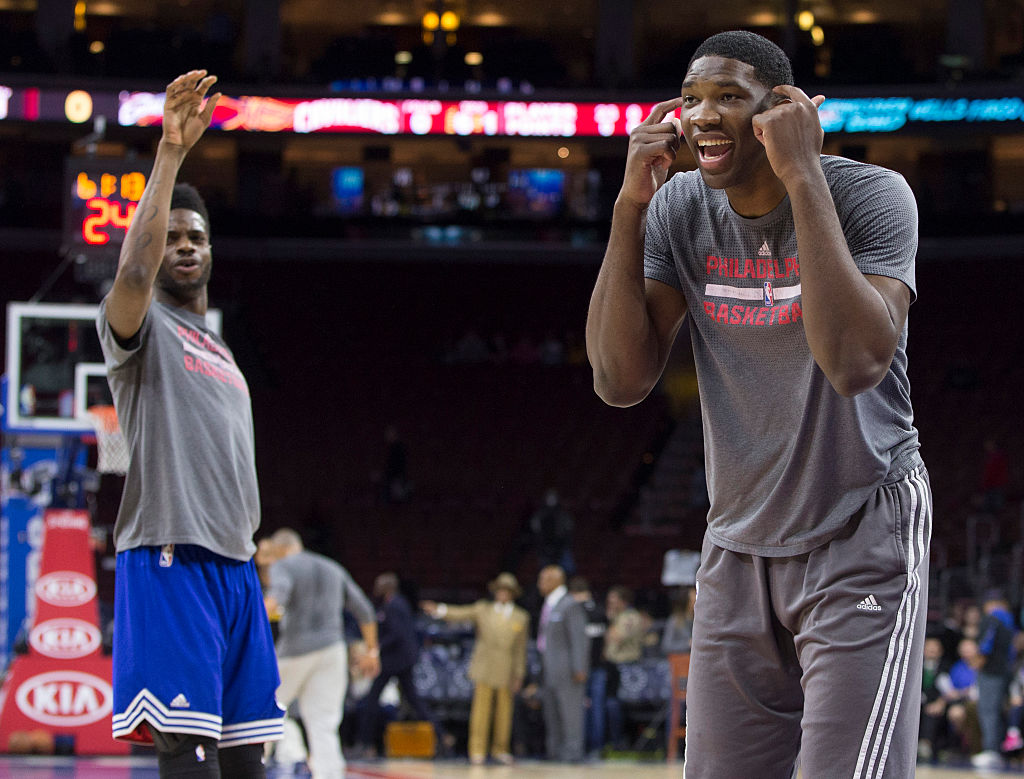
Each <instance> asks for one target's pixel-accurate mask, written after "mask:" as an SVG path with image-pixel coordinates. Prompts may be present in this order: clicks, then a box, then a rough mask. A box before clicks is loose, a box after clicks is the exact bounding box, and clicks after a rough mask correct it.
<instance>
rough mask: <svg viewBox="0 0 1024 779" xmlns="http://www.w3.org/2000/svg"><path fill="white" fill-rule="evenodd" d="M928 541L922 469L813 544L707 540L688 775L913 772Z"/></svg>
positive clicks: (882, 490)
mask: <svg viewBox="0 0 1024 779" xmlns="http://www.w3.org/2000/svg"><path fill="white" fill-rule="evenodd" d="M930 537H931V488H930V486H929V483H928V475H927V472H926V471H925V469H924V467H923V466H922V467H919V468H917V469H915V470H913V471H912V472H910V473H909V474H907V475H906V476H905V477H903V478H901V479H900V480H899V481H896V482H894V483H891V484H885V485H883V486H881V487H879V488H878V489H877V490H876V491H875V493H874V494H873V495H872V497H871V498H870V499H869V500H868V501H867V503H866V504H865V505H864V507H863V508H862V509H861V510H860V511H858V512H857V513H856V514H854V515H853V516H852V517H851V518H850V521H849V522H848V523H847V525H846V526H845V527H844V528H843V530H842V531H840V533H839V534H838V535H836V536H835V537H834V538H833V539H832V540H831V541H829V542H828V543H826V544H825V545H823V546H821V547H818V548H817V549H814V550H813V551H811V552H808V553H807V554H803V555H799V556H796V557H757V556H752V555H748V554H739V553H736V552H730V551H727V550H725V549H722V548H720V547H718V546H715V545H714V544H712V543H710V542H709V541H708V540H706V539H705V542H704V550H703V554H702V558H701V565H700V569H699V570H698V572H697V604H696V609H695V614H694V623H693V646H692V650H691V660H690V676H689V681H688V684H687V705H686V763H685V768H684V770H683V775H684V777H685V779H711V778H712V777H714V779H741V778H742V779H746V778H747V777H757V779H789V777H792V776H795V773H796V768H797V765H798V760H799V767H800V769H801V771H802V774H803V776H804V777H806V779H838V778H839V777H844V778H845V777H854V778H855V779H866V778H867V777H899V779H904V778H905V777H912V776H913V775H914V765H915V760H916V757H917V736H918V720H919V717H920V709H921V706H920V700H921V673H922V671H921V662H922V652H923V646H924V628H925V618H926V612H927V600H928V544H929V540H930Z"/></svg>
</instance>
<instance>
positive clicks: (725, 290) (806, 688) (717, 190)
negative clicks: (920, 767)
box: [587, 32, 931, 779]
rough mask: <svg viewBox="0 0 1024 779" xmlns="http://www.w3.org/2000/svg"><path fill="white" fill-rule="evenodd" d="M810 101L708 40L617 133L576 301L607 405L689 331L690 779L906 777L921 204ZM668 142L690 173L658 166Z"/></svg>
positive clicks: (781, 63)
mask: <svg viewBox="0 0 1024 779" xmlns="http://www.w3.org/2000/svg"><path fill="white" fill-rule="evenodd" d="M823 100H824V98H823V97H821V96H818V97H815V98H809V97H808V96H807V95H806V94H805V93H804V92H803V91H801V90H800V89H797V88H796V87H795V86H793V74H792V68H791V66H790V63H789V60H788V58H787V57H786V55H785V54H784V53H783V52H782V50H781V49H779V48H778V47H777V46H776V45H775V44H773V43H771V42H770V41H768V40H766V39H765V38H762V37H761V36H759V35H755V34H754V33H750V32H726V33H721V34H718V35H715V36H712V37H711V38H708V39H707V40H706V41H704V43H702V44H701V45H700V46H699V47H698V49H697V51H696V53H695V54H694V56H693V58H692V59H691V60H690V63H689V64H688V66H687V72H686V75H685V77H684V80H683V84H682V90H681V94H680V96H679V97H676V98H674V99H672V100H667V101H665V102H662V103H659V104H658V105H657V106H655V108H654V109H653V111H652V112H651V114H650V116H649V117H648V118H647V119H646V120H645V121H644V122H642V123H641V124H640V125H639V126H638V127H637V128H635V129H634V130H633V132H632V133H631V135H630V142H629V150H628V153H627V162H626V173H625V177H624V180H623V184H622V188H621V190H620V192H619V196H618V198H617V200H616V203H615V209H614V214H613V217H612V226H611V233H610V237H609V241H608V249H607V252H606V254H605V257H604V261H603V263H602V266H601V271H600V273H599V276H598V280H597V283H596V285H595V288H594V293H593V297H592V299H591V303H590V311H589V317H588V321H587V352H588V355H589V357H590V360H591V363H592V365H593V367H594V383H595V389H596V390H597V392H598V394H599V395H600V396H601V397H602V398H603V399H604V400H605V401H606V402H608V403H610V404H612V405H618V406H628V405H632V404H635V403H638V402H640V401H641V400H642V399H643V398H644V397H645V396H646V395H647V394H648V393H649V392H650V391H651V389H652V388H653V387H654V386H655V384H656V383H657V382H658V380H659V379H660V377H661V375H662V373H663V371H664V369H665V365H666V363H667V360H668V356H669V352H670V351H671V348H672V345H673V342H674V341H675V338H676V335H677V334H678V332H679V331H680V329H681V328H682V327H683V325H684V322H685V325H686V328H687V330H688V332H689V337H690V342H691V345H692V348H693V354H694V362H695V365H696V369H697V382H698V387H699V392H700V402H701V412H702V417H703V425H704V443H705V451H706V466H707V468H706V469H707V479H708V489H709V493H710V496H711V508H710V510H709V512H708V527H707V532H706V534H705V538H704V545H703V551H702V555H701V564H700V567H699V569H698V572H697V601H696V607H695V613H694V625H693V643H692V649H691V663H690V675H689V680H688V684H687V723H686V725H687V729H686V759H685V764H684V769H683V771H684V776H686V777H687V779H710V778H712V777H714V778H716V779H736V778H737V777H759V779H789V778H790V777H793V776H795V775H796V772H797V770H798V768H799V769H800V770H801V771H802V774H803V776H805V777H814V778H815V779H817V778H818V777H828V778H829V779H834V778H835V777H855V778H857V779H864V778H866V777H899V778H900V779H903V778H905V777H911V776H913V775H914V770H915V762H916V756H917V736H918V719H919V716H920V691H921V667H922V652H923V643H924V627H925V614H926V605H927V584H928V545H929V539H930V534H931V491H930V486H929V482H928V475H927V472H926V470H925V467H924V464H923V462H922V460H921V457H920V454H919V444H918V435H917V430H916V429H915V428H914V425H913V411H912V408H911V404H910V387H909V382H908V380H907V354H906V344H907V313H908V309H909V307H910V304H911V302H912V300H913V299H914V297H915V295H916V291H915V275H914V260H915V255H916V251H917V207H916V203H915V201H914V196H913V193H912V192H911V191H910V188H909V186H908V185H907V183H906V182H905V181H904V180H903V179H902V178H901V177H900V176H899V175H897V174H895V173H893V172H892V171H888V170H885V169H883V168H879V167H876V166H873V165H866V164H862V163H859V162H855V161H853V160H848V159H844V158H841V157H833V156H828V155H822V154H821V150H822V142H823V135H824V134H823V132H822V128H821V123H820V122H819V120H818V106H820V105H821V103H822V101H823ZM677 110H678V111H679V117H678V118H676V117H675V116H674V113H675V111H677ZM683 141H685V143H686V144H687V146H688V148H689V150H690V152H691V153H692V154H693V156H694V159H695V160H696V162H697V170H695V171H690V172H684V173H678V174H676V175H674V176H673V177H671V178H668V169H669V167H670V166H671V165H672V163H673V162H674V160H675V158H676V154H677V152H678V150H679V148H680V145H681V143H682V142H683Z"/></svg>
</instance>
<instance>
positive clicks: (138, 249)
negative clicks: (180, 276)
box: [117, 141, 185, 288]
mask: <svg viewBox="0 0 1024 779" xmlns="http://www.w3.org/2000/svg"><path fill="white" fill-rule="evenodd" d="M184 159H185V150H184V149H183V148H182V147H180V146H172V145H169V144H166V143H164V142H163V141H161V142H160V144H159V146H158V147H157V153H156V159H155V160H154V162H153V171H152V173H150V177H149V182H148V183H147V184H146V189H145V191H144V192H143V193H142V198H141V199H140V200H139V205H138V207H137V209H136V211H135V216H134V217H133V218H132V222H131V225H130V226H129V228H128V233H127V234H126V235H125V240H124V244H122V247H121V256H120V259H119V261H118V269H117V275H118V280H119V281H122V282H124V283H127V284H130V285H131V286H133V287H145V288H149V287H151V286H152V285H153V280H154V279H155V278H156V274H157V271H158V270H159V268H160V263H161V261H162V260H163V252H164V246H165V245H166V240H167V223H168V216H169V214H170V206H171V194H172V192H173V190H174V183H175V181H176V180H177V177H178V170H179V168H180V167H181V163H182V161H183V160H184Z"/></svg>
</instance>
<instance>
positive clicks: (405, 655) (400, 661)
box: [356, 573, 452, 757]
mask: <svg viewBox="0 0 1024 779" xmlns="http://www.w3.org/2000/svg"><path fill="white" fill-rule="evenodd" d="M373 596H374V599H375V600H376V602H377V623H378V628H377V631H378V644H379V645H380V669H381V670H380V674H379V675H378V676H377V678H376V679H374V680H373V684H372V685H371V686H370V691H369V692H368V693H367V694H366V708H365V710H364V711H363V712H362V716H361V719H360V722H359V739H358V740H359V744H358V746H357V748H356V754H357V755H358V756H359V757H373V756H374V755H375V754H376V746H375V743H374V742H375V741H376V732H377V719H378V717H379V713H380V694H381V692H383V690H384V687H385V686H386V685H387V683H388V682H389V681H391V679H392V678H394V679H397V681H398V689H399V690H400V691H401V693H402V699H403V700H404V701H405V702H406V703H407V704H409V707H410V708H411V709H412V710H413V711H414V712H415V713H416V716H417V717H418V718H419V719H421V720H424V721H426V722H429V723H431V725H433V726H434V732H435V733H436V734H437V740H438V743H439V744H441V745H442V751H444V750H447V749H450V747H451V744H452V738H451V735H450V734H448V733H446V732H445V730H444V729H443V728H442V727H441V723H440V722H439V721H438V719H437V718H436V717H435V716H434V713H433V712H432V711H431V710H430V708H429V707H428V706H427V704H426V702H424V700H423V699H422V698H421V697H420V695H419V693H418V692H417V691H416V685H415V684H414V682H413V675H412V669H413V666H414V665H416V660H417V659H418V658H419V653H420V642H419V640H418V639H417V637H416V626H415V624H414V623H413V615H412V609H411V608H410V607H409V602H408V601H407V600H406V599H405V598H404V597H403V596H402V594H401V593H400V592H399V590H398V576H396V575H395V574H393V573H382V574H381V575H380V576H378V577H377V578H376V580H375V581H374V583H373Z"/></svg>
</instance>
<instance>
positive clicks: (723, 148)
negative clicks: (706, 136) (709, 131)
mask: <svg viewBox="0 0 1024 779" xmlns="http://www.w3.org/2000/svg"><path fill="white" fill-rule="evenodd" d="M732 147H733V142H732V141H727V140H724V139H717V138H716V139H712V140H700V141H697V149H698V150H699V151H700V157H701V159H702V160H704V161H707V162H712V161H715V160H719V159H721V158H722V157H724V156H725V155H727V154H728V153H729V152H730V151H732Z"/></svg>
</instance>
